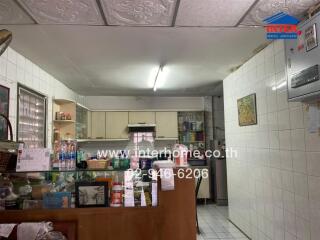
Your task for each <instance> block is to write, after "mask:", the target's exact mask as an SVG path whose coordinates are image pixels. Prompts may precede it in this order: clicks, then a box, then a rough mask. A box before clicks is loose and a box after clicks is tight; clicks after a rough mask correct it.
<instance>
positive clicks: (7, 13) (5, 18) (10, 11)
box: [0, 0, 34, 24]
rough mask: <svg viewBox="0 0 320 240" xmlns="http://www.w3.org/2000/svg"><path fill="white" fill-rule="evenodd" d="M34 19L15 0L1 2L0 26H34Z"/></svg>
mask: <svg viewBox="0 0 320 240" xmlns="http://www.w3.org/2000/svg"><path fill="white" fill-rule="evenodd" d="M32 23H34V22H33V21H32V19H31V18H30V17H29V16H28V15H27V14H26V13H25V12H24V11H23V10H22V9H21V8H20V7H19V6H18V5H17V4H16V3H15V1H13V0H1V1H0V24H32Z"/></svg>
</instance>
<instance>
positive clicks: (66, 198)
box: [43, 192, 71, 209]
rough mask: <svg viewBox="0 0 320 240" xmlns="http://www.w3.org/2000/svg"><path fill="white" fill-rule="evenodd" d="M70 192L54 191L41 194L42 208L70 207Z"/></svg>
mask: <svg viewBox="0 0 320 240" xmlns="http://www.w3.org/2000/svg"><path fill="white" fill-rule="evenodd" d="M70 206H71V193H70V192H55V193H44V194H43V208H49V209H56V208H70Z"/></svg>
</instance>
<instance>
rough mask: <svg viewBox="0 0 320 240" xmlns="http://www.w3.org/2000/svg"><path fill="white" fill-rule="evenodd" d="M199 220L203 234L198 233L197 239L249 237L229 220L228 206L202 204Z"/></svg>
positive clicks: (199, 208)
mask: <svg viewBox="0 0 320 240" xmlns="http://www.w3.org/2000/svg"><path fill="white" fill-rule="evenodd" d="M198 221H199V226H200V232H201V234H200V235H198V237H197V240H207V239H208V240H209V239H212V240H214V239H229V240H230V239H233V240H234V239H237V240H238V239H239V240H240V239H242V240H245V239H248V238H247V237H246V236H244V235H243V234H242V233H241V232H240V231H239V230H238V229H237V228H236V227H235V226H234V225H233V224H232V223H231V222H229V221H228V207H220V206H216V205H211V204H210V205H200V206H198Z"/></svg>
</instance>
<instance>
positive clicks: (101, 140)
mask: <svg viewBox="0 0 320 240" xmlns="http://www.w3.org/2000/svg"><path fill="white" fill-rule="evenodd" d="M76 141H77V142H113V141H114V142H117V141H130V139H129V138H108V139H106V138H88V139H76Z"/></svg>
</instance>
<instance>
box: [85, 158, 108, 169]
mask: <svg viewBox="0 0 320 240" xmlns="http://www.w3.org/2000/svg"><path fill="white" fill-rule="evenodd" d="M87 164H88V169H106V168H107V164H108V160H87Z"/></svg>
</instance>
